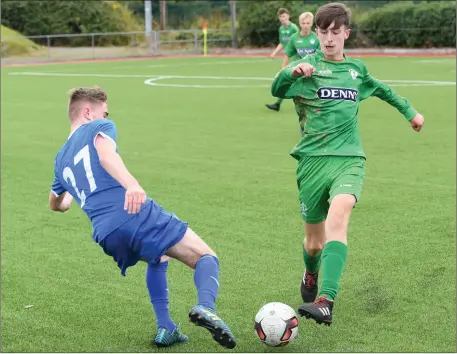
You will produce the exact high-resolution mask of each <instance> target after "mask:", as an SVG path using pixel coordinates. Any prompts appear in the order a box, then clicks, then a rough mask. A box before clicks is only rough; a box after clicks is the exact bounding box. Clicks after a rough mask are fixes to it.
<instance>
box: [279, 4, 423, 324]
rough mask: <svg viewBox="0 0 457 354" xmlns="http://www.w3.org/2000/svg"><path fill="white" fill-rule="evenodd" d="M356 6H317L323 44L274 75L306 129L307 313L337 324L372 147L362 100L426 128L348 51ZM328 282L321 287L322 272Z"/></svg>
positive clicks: (302, 173)
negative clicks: (366, 147)
mask: <svg viewBox="0 0 457 354" xmlns="http://www.w3.org/2000/svg"><path fill="white" fill-rule="evenodd" d="M349 23H350V12H349V9H347V8H346V7H345V6H344V5H343V4H340V3H329V4H326V5H324V6H322V7H321V8H320V9H319V10H318V11H317V13H316V25H317V36H318V38H319V40H320V44H321V47H322V50H318V51H316V53H315V54H311V55H307V56H306V57H305V58H303V59H301V60H298V61H296V62H294V63H292V64H290V65H288V66H287V67H286V68H284V69H282V70H281V71H280V72H279V73H278V74H277V75H276V77H275V79H274V81H273V84H272V94H273V96H275V97H281V98H293V100H294V102H295V105H296V110H297V113H298V115H299V116H300V118H301V120H302V122H303V127H304V132H305V134H304V135H303V137H302V138H301V140H300V141H299V143H298V144H297V145H296V146H295V147H294V148H293V150H292V152H291V155H292V156H293V157H294V158H295V159H297V160H298V167H297V184H298V190H299V201H300V208H301V214H302V218H303V220H304V227H305V240H304V243H303V246H304V247H303V258H304V263H305V268H306V270H305V273H304V276H303V280H302V282H301V295H302V298H303V301H304V302H305V304H304V305H302V306H300V307H299V308H298V312H299V314H300V315H301V316H305V317H306V318H311V319H313V320H314V321H316V322H317V323H319V324H321V323H325V324H327V325H330V324H331V323H332V310H333V306H334V300H335V297H336V295H337V292H338V288H339V283H340V279H341V275H342V272H343V268H344V264H345V262H346V258H347V228H348V224H349V218H350V215H351V212H352V209H353V208H354V206H355V204H356V202H357V201H358V200H359V198H360V194H361V191H362V184H363V181H364V177H365V154H364V151H363V148H362V143H361V138H360V134H359V127H358V109H359V104H360V102H361V101H363V100H364V99H366V98H368V97H370V96H375V97H378V98H380V99H381V100H383V101H386V102H387V103H389V104H390V105H392V106H393V107H395V108H396V109H397V110H398V111H399V112H400V113H401V114H402V115H403V116H404V117H405V118H406V120H407V121H408V122H409V123H410V125H411V127H412V128H413V129H414V130H415V131H417V132H419V131H420V130H421V128H422V126H423V124H424V117H423V116H422V115H421V114H419V113H417V111H416V110H415V109H414V108H413V107H412V106H411V104H410V103H409V102H408V101H407V100H406V99H405V98H403V97H401V96H399V95H398V94H397V93H395V92H394V91H393V90H392V89H391V88H390V87H389V86H387V85H386V84H384V83H382V82H380V81H378V80H376V79H374V78H373V77H371V76H370V75H369V73H368V70H367V68H366V66H365V64H364V63H362V62H361V61H360V60H357V59H352V58H349V57H347V56H346V55H345V54H344V53H343V51H344V41H345V40H346V39H347V38H348V37H349V33H350V30H349ZM320 268H322V269H321V277H322V285H321V288H320V290H319V289H318V285H317V284H318V272H319V269H320Z"/></svg>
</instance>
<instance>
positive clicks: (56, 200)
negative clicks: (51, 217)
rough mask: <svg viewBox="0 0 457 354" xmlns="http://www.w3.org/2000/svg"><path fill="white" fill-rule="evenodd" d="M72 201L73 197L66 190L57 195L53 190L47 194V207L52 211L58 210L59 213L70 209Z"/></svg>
mask: <svg viewBox="0 0 457 354" xmlns="http://www.w3.org/2000/svg"><path fill="white" fill-rule="evenodd" d="M72 201H73V197H72V196H71V194H70V193H68V192H64V193H62V194H61V195H59V196H56V195H55V194H54V192H51V193H50V194H49V207H50V208H51V210H53V211H58V212H61V213H64V212H66V211H67V210H68V209H70V206H71V202H72Z"/></svg>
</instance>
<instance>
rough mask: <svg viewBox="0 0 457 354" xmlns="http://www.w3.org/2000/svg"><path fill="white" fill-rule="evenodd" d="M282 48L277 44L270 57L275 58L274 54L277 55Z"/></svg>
mask: <svg viewBox="0 0 457 354" xmlns="http://www.w3.org/2000/svg"><path fill="white" fill-rule="evenodd" d="M282 48H284V47H283V46H282V44H281V43H279V44H278V46H277V47H276V49H275V50H274V51H273V53H271V55H270V57H272V58H274V57H275V56H276V54H278V53H279V52H280V51H281V49H282Z"/></svg>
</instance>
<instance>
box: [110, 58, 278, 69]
mask: <svg viewBox="0 0 457 354" xmlns="http://www.w3.org/2000/svg"><path fill="white" fill-rule="evenodd" d="M182 60H186V59H181V61H182ZM265 61H273V59H271V58H266V59H252V60H233V61H229V60H224V61H222V60H218V61H205V62H198V63H192V60H188V61H186V62H185V63H182V62H180V63H179V64H151V65H125V66H115V67H113V68H112V69H137V68H139V67H142V68H176V67H183V66H209V65H229V64H251V63H262V62H265Z"/></svg>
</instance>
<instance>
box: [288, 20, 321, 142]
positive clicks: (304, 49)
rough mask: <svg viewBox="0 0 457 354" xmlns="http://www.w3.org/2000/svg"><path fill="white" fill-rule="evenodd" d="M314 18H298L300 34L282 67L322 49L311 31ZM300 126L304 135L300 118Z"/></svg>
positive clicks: (292, 43) (293, 38) (292, 44)
mask: <svg viewBox="0 0 457 354" xmlns="http://www.w3.org/2000/svg"><path fill="white" fill-rule="evenodd" d="M313 20H314V16H313V14H312V13H311V12H303V13H302V14H301V15H300V17H299V18H298V21H299V24H300V32H298V33H294V34H293V35H292V37H291V38H290V41H289V44H288V45H287V47H286V51H285V52H286V56H285V57H284V61H283V62H282V67H283V68H285V67H286V66H287V64H288V63H289V61H291V62H294V61H296V60H299V59H302V58H303V57H305V56H306V55H308V54H313V53H314V52H315V51H316V50H317V49H320V48H321V46H320V42H319V39H318V38H317V36H316V33H314V32H312V31H311V27H312V26H313ZM298 123H299V125H300V133H301V135H303V126H302V124H301V121H300V117H299V118H298Z"/></svg>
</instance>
